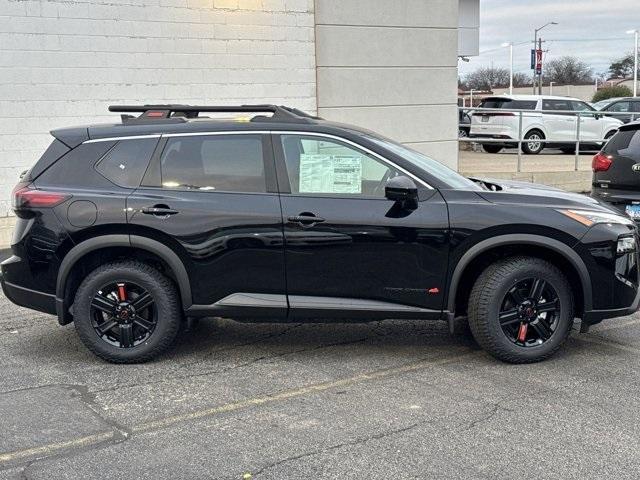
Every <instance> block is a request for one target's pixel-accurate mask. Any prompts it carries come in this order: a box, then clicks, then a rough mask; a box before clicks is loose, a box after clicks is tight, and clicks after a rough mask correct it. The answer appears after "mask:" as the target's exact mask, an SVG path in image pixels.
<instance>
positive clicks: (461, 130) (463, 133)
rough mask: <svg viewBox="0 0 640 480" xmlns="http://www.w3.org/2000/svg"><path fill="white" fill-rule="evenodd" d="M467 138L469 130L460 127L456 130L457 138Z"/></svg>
mask: <svg viewBox="0 0 640 480" xmlns="http://www.w3.org/2000/svg"><path fill="white" fill-rule="evenodd" d="M468 136H469V129H467V128H462V127H460V128H459V129H458V138H467V137H468Z"/></svg>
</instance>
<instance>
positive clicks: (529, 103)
mask: <svg viewBox="0 0 640 480" xmlns="http://www.w3.org/2000/svg"><path fill="white" fill-rule="evenodd" d="M537 105H538V102H537V100H511V99H508V98H487V99H485V100H483V101H482V103H481V104H480V108H502V109H505V110H535V109H536V106H537Z"/></svg>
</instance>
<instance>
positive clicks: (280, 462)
mask: <svg viewBox="0 0 640 480" xmlns="http://www.w3.org/2000/svg"><path fill="white" fill-rule="evenodd" d="M428 423H433V420H431V419H425V420H422V421H420V422H416V423H413V424H411V425H408V426H406V427H402V428H396V429H394V430H387V431H385V432H381V433H376V434H373V435H368V436H366V437H360V438H356V439H353V440H348V441H346V442H342V443H337V444H335V445H330V446H328V447H324V448H319V449H317V450H312V451H310V452H305V453H301V454H299V455H294V456H291V457H287V458H283V459H281V460H278V461H276V462H274V463H271V464H269V465H266V466H264V467H262V468H261V469H260V470H258V471H256V472H255V473H253V472H250V473H251V475H252V476H253V477H257V476H258V475H262V474H263V473H265V472H266V471H268V470H271V469H273V468H276V467H278V466H280V465H283V464H285V463H289V462H294V461H296V460H300V459H303V458H309V457H313V456H316V455H320V454H322V453H326V452H332V451H334V450H339V449H341V448H344V447H352V446H356V445H363V444H365V443H367V442H370V441H373V440H381V439H384V438H387V437H391V436H393V435H398V434H401V433H406V432H409V431H411V430H413V429H415V428H418V427H420V426H422V425H426V424H428ZM232 478H236V477H232Z"/></svg>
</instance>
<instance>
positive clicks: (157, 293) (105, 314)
mask: <svg viewBox="0 0 640 480" xmlns="http://www.w3.org/2000/svg"><path fill="white" fill-rule="evenodd" d="M73 318H74V323H75V327H76V331H77V332H78V335H79V336H80V339H81V340H82V342H83V343H84V344H85V345H86V347H87V348H88V349H89V350H91V351H92V352H93V353H95V354H96V355H97V356H99V357H101V358H103V359H104V360H107V361H109V362H112V363H141V362H145V361H148V360H151V359H152V358H154V357H156V356H158V355H160V354H161V353H163V352H164V351H166V350H167V349H169V348H170V347H171V346H172V345H173V343H174V341H175V339H176V336H177V334H178V331H179V329H180V323H181V308H180V303H179V297H178V291H177V290H176V287H175V286H174V284H173V283H172V282H171V280H169V279H168V278H167V277H165V276H164V275H162V274H161V273H160V272H159V271H158V270H156V269H155V268H153V267H151V266H150V265H147V264H145V263H142V262H137V261H121V262H114V263H109V264H106V265H103V266H101V267H98V268H97V269H96V270H94V271H93V272H91V273H90V274H89V275H88V276H87V277H86V278H85V280H84V281H83V282H82V284H81V285H80V287H79V288H78V291H77V292H76V296H75V301H74V305H73Z"/></svg>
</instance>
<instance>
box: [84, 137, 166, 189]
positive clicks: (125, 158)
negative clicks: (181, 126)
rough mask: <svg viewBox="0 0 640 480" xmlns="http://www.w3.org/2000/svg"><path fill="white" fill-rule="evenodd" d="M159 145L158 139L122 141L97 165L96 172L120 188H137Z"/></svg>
mask: <svg viewBox="0 0 640 480" xmlns="http://www.w3.org/2000/svg"><path fill="white" fill-rule="evenodd" d="M157 143H158V139H157V138H139V139H133V140H120V141H119V142H118V143H116V145H115V146H114V147H113V148H112V149H111V150H109V151H108V152H107V154H106V155H105V156H104V157H103V158H102V159H101V160H100V161H99V162H98V163H97V165H96V170H98V172H100V174H101V175H102V176H104V177H105V178H106V179H107V180H110V181H111V182H113V183H115V184H116V185H118V186H121V187H127V188H137V187H138V186H139V185H140V181H141V180H142V176H143V175H144V172H145V171H146V170H147V166H148V165H149V160H150V159H151V155H153V151H154V149H155V148H156V144H157Z"/></svg>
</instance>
